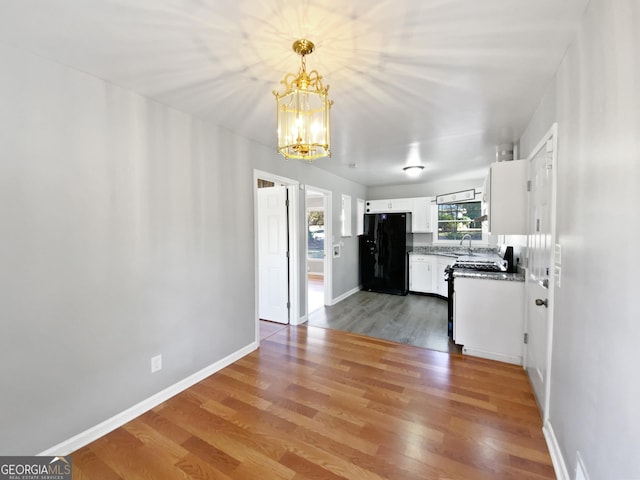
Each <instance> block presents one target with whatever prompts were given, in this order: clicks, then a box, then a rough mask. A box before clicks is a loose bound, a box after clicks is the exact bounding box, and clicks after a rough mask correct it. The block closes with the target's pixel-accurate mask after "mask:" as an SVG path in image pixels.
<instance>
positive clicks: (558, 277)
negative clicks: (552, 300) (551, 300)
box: [553, 265, 562, 288]
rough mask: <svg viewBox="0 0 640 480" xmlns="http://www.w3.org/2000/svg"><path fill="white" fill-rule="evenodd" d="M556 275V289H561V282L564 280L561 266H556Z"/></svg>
mask: <svg viewBox="0 0 640 480" xmlns="http://www.w3.org/2000/svg"><path fill="white" fill-rule="evenodd" d="M553 273H554V275H555V277H556V278H555V281H556V287H557V288H560V282H561V280H562V268H561V267H560V266H559V265H556V266H555V268H554V272H553Z"/></svg>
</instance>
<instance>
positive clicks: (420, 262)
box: [409, 255, 436, 293]
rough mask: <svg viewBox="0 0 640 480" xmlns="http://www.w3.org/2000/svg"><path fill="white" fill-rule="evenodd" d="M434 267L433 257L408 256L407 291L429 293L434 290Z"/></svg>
mask: <svg viewBox="0 0 640 480" xmlns="http://www.w3.org/2000/svg"><path fill="white" fill-rule="evenodd" d="M435 266H436V262H435V257H434V256H433V255H410V256H409V290H411V291H412V292H420V293H431V292H433V290H434V285H433V272H434V269H435Z"/></svg>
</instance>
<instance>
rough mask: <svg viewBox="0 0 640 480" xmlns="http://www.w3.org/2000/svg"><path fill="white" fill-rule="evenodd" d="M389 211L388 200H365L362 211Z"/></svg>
mask: <svg viewBox="0 0 640 480" xmlns="http://www.w3.org/2000/svg"><path fill="white" fill-rule="evenodd" d="M388 211H389V200H367V201H366V203H365V209H364V213H384V212H388Z"/></svg>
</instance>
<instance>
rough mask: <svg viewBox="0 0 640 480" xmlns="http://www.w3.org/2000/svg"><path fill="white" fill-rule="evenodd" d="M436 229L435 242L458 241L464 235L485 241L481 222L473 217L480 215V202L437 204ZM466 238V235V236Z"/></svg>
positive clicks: (474, 239) (478, 240)
mask: <svg viewBox="0 0 640 480" xmlns="http://www.w3.org/2000/svg"><path fill="white" fill-rule="evenodd" d="M437 212H438V229H437V235H436V238H434V241H435V242H443V243H445V242H460V240H462V238H463V237H464V236H465V235H470V236H471V240H473V241H476V242H481V243H486V242H485V238H484V236H483V232H482V224H481V222H474V221H473V219H474V218H477V217H480V216H481V215H482V203H481V202H480V201H477V202H460V203H445V204H440V205H438V206H437ZM467 238H468V237H467Z"/></svg>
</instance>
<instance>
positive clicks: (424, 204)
mask: <svg viewBox="0 0 640 480" xmlns="http://www.w3.org/2000/svg"><path fill="white" fill-rule="evenodd" d="M432 208H433V197H419V198H392V199H388V200H367V201H366V204H365V213H392V212H410V213H411V229H412V231H413V233H431V232H432V231H433V228H432V215H431V210H432Z"/></svg>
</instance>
